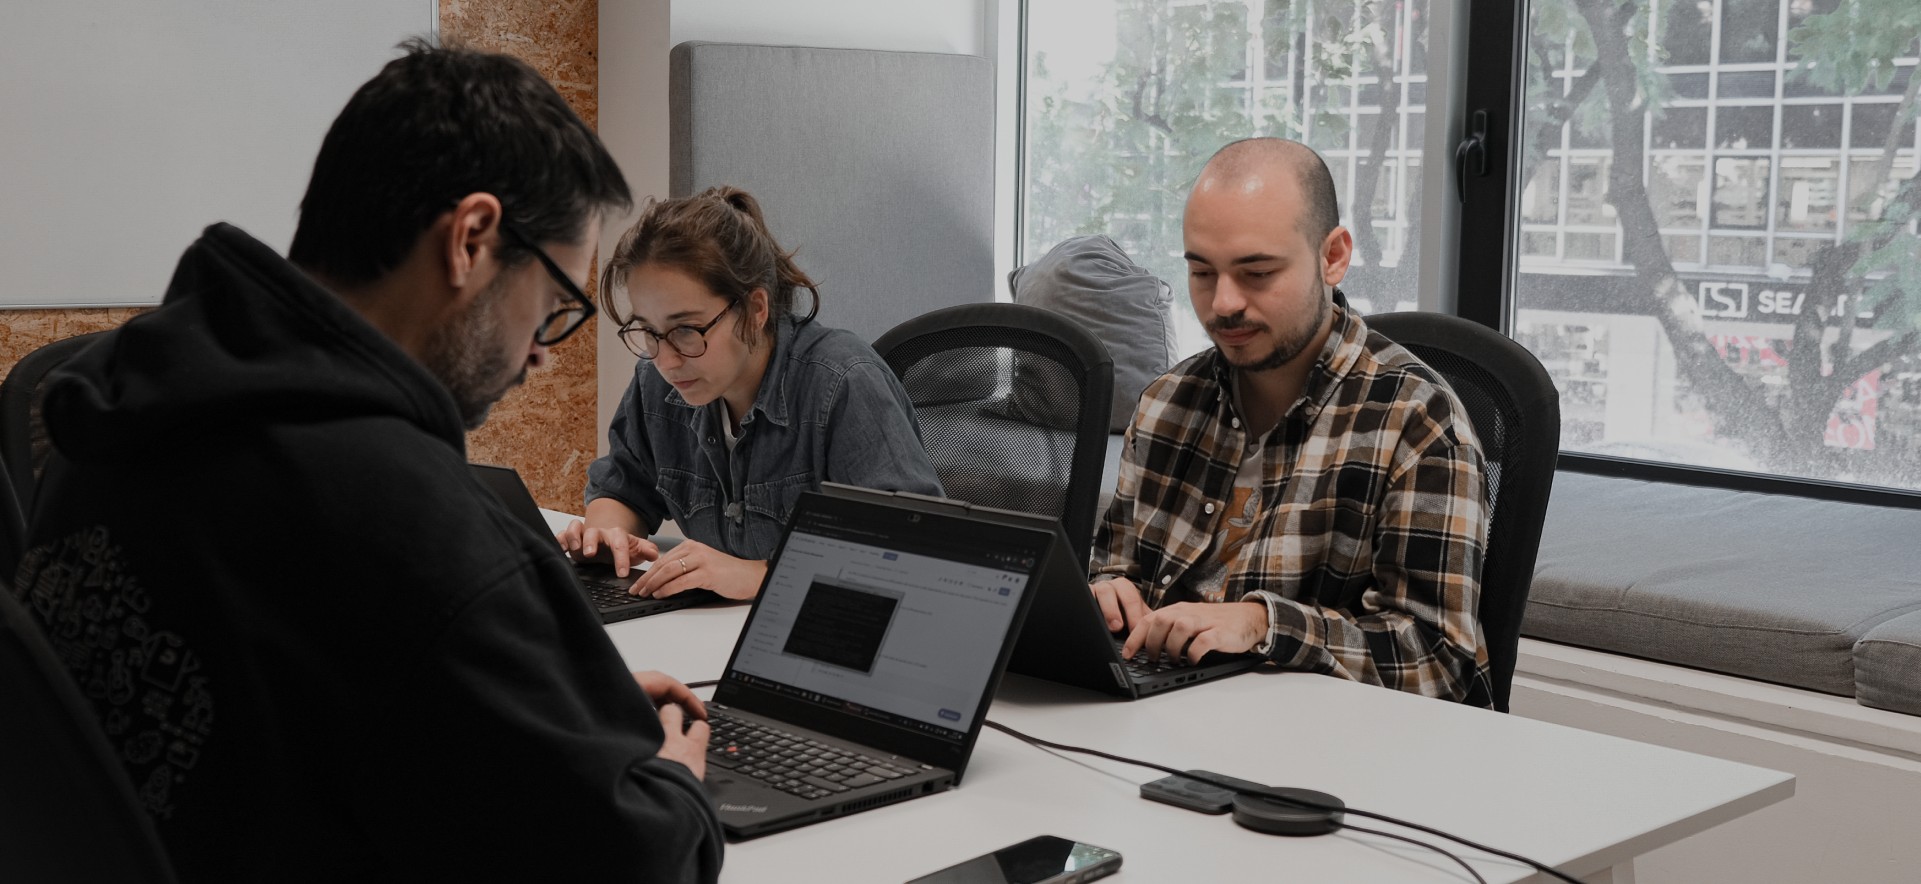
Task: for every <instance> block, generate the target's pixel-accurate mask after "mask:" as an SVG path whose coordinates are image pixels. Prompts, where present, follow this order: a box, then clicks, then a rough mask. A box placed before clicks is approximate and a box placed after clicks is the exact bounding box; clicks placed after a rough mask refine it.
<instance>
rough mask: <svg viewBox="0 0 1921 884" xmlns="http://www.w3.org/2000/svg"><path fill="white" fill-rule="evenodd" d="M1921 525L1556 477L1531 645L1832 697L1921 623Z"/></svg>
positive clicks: (1843, 510)
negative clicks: (1865, 659)
mask: <svg viewBox="0 0 1921 884" xmlns="http://www.w3.org/2000/svg"><path fill="white" fill-rule="evenodd" d="M1916 537H1921V511H1917V510H1900V509H1888V508H1882V507H1872V506H1864V505H1857V504H1845V503H1833V502H1829V501H1818V500H1807V499H1803V498H1796V497H1783V496H1777V495H1767V494H1749V493H1740V492H1732V491H1725V490H1720V489H1712V488H1693V487H1687V486H1682V485H1670V484H1663V483H1656V482H1643V481H1637V480H1632V479H1621V478H1613V477H1604V476H1592V475H1585V474H1580V473H1566V472H1564V473H1560V474H1557V475H1556V476H1555V480H1554V491H1553V496H1552V498H1551V499H1550V501H1549V504H1548V514H1547V521H1546V523H1545V525H1544V530H1543V531H1542V535H1541V551H1540V555H1539V557H1538V559H1537V560H1536V565H1535V577H1534V585H1533V588H1532V590H1531V592H1530V595H1529V600H1528V610H1527V618H1526V620H1525V621H1524V622H1523V626H1522V631H1523V632H1524V633H1525V634H1527V635H1530V636H1534V637H1536V638H1544V639H1549V640H1553V641H1560V642H1566V643H1569V644H1576V645H1583V646H1586V647H1591V648H1598V649H1601V650H1606V651H1614V652H1618V653H1623V654H1632V655H1634V656H1638V657H1647V658H1649V659H1654V660H1660V661H1664V662H1669V663H1678V664H1681V665H1684V666H1696V667H1700V668H1703V669H1711V670H1714V671H1717V672H1725V673H1729V674H1733V675H1741V676H1747V677H1750V678H1758V679H1764V680H1767V681H1773V682H1780V683H1782V684H1789V685H1795V686H1798V687H1804V688H1809V689H1812V690H1817V691H1825V692H1828V693H1832V694H1843V695H1852V694H1854V693H1855V656H1856V655H1855V644H1856V642H1859V641H1860V640H1861V639H1862V638H1864V637H1865V636H1866V635H1867V634H1868V631H1869V630H1870V629H1872V628H1874V627H1875V626H1876V625H1877V624H1879V623H1881V622H1883V621H1886V620H1889V619H1891V618H1893V617H1897V616H1900V615H1902V614H1905V613H1908V612H1910V611H1917V610H1921V581H1916V580H1915V578H1914V573H1915V568H1914V560H1915V552H1914V550H1915V545H1914V539H1915V538H1916Z"/></svg>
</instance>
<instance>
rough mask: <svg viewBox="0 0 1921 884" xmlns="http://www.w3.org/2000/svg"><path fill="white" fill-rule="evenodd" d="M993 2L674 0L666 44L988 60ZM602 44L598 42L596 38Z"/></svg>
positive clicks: (959, 0) (931, 0) (990, 0)
mask: <svg viewBox="0 0 1921 884" xmlns="http://www.w3.org/2000/svg"><path fill="white" fill-rule="evenodd" d="M993 3H994V0H676V2H674V4H673V24H672V30H671V36H672V41H671V42H672V43H674V44H680V43H685V42H687V41H689V40H713V41H717V42H724V43H765V44H770V45H780V46H822V47H827V48H832V49H894V50H902V51H911V52H956V53H960V54H963V55H985V54H987V42H988V41H987V39H986V37H985V34H984V33H983V30H984V25H983V22H984V21H985V11H986V9H987V7H989V6H992V5H993ZM603 39H604V38H603Z"/></svg>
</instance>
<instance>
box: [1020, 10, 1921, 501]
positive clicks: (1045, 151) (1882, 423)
mask: <svg viewBox="0 0 1921 884" xmlns="http://www.w3.org/2000/svg"><path fill="white" fill-rule="evenodd" d="M1514 9H1519V10H1520V11H1519V12H1518V13H1517V12H1515V11H1514ZM1429 11H1430V10H1429V4H1428V3H1427V2H1425V0H1047V2H1034V3H1029V4H1026V19H1025V24H1024V27H1025V36H1026V47H1027V53H1026V56H1025V58H1024V60H1023V66H1024V68H1023V69H1024V90H1025V91H1024V95H1025V102H1024V107H1023V109H1022V112H1023V114H1024V115H1025V116H1024V131H1025V137H1024V139H1023V141H1022V144H1021V147H1020V155H1021V162H1022V164H1023V168H1024V174H1025V178H1024V180H1023V181H1022V182H1021V191H1020V193H1021V197H1020V198H1021V208H1020V217H1021V219H1022V220H1021V225H1022V226H1021V230H1022V236H1021V239H1020V242H1019V243H1018V249H1019V251H1020V252H1021V254H1022V256H1023V258H1022V259H1023V260H1031V259H1032V258H1034V257H1036V256H1038V255H1039V254H1040V253H1041V252H1043V251H1045V250H1046V249H1048V248H1050V247H1051V246H1052V245H1054V244H1055V243H1057V242H1059V241H1060V240H1062V239H1064V238H1066V237H1068V236H1072V235H1076V234H1081V233H1097V232H1098V233H1106V234H1108V235H1110V236H1113V237H1114V238H1115V239H1116V240H1117V241H1118V242H1119V243H1120V244H1121V245H1122V247H1124V248H1126V249H1127V250H1128V252H1129V254H1130V255H1132V256H1133V257H1134V259H1135V260H1136V261H1137V262H1139V263H1141V264H1143V265H1145V266H1147V267H1149V268H1150V269H1152V270H1154V271H1155V272H1156V273H1158V274H1160V275H1162V276H1163V277H1164V278H1166V279H1167V280H1168V281H1169V282H1170V283H1171V284H1172V285H1173V287H1174V290H1175V291H1176V292H1177V293H1179V292H1184V291H1185V290H1186V285H1185V283H1184V277H1185V268H1184V267H1183V262H1182V261H1181V260H1180V253H1181V237H1180V222H1181V211H1182V206H1183V204H1184V201H1185V197H1186V192H1187V188H1188V186H1189V185H1190V183H1191V182H1192V180H1193V178H1194V175H1195V174H1196V173H1197V172H1198V171H1199V169H1200V166H1201V164H1202V163H1203V162H1204V161H1205V160H1206V158H1207V157H1208V155H1209V154H1211V153H1212V152H1213V151H1214V150H1215V149H1217V148H1218V147H1220V146H1221V145H1222V144H1225V143H1227V142H1228V141H1232V140H1234V139H1237V138H1242V137H1247V136H1250V135H1281V136H1286V137H1291V138H1296V139H1299V140H1301V141H1304V142H1306V143H1308V144H1310V145H1312V146H1314V147H1316V148H1317V149H1318V150H1320V151H1321V152H1322V153H1323V155H1324V156H1325V157H1326V159H1327V161H1328V163H1329V166H1330V168H1331V170H1332V171H1333V173H1334V177H1335V182H1336V187H1337V190H1338V191H1339V194H1340V197H1341V207H1342V210H1343V218H1342V221H1343V223H1344V224H1346V225H1347V226H1348V227H1349V229H1351V230H1353V231H1354V233H1355V236H1356V241H1357V245H1358V247H1359V254H1358V260H1357V266H1356V267H1355V269H1354V271H1353V273H1352V274H1351V277H1350V280H1351V281H1350V282H1349V283H1348V284H1347V285H1346V288H1347V289H1348V290H1349V292H1350V294H1352V295H1353V296H1354V297H1355V300H1356V305H1357V306H1358V307H1360V308H1361V309H1362V310H1363V311H1383V310H1394V309H1405V308H1408V307H1411V306H1413V302H1414V301H1415V295H1414V292H1415V291H1416V288H1417V286H1416V277H1417V273H1416V268H1417V265H1418V262H1419V256H1420V251H1421V249H1422V247H1423V237H1422V235H1421V233H1422V231H1421V230H1420V228H1419V224H1418V221H1417V219H1418V218H1419V217H1421V210H1422V208H1423V206H1425V205H1429V204H1431V202H1432V201H1434V200H1441V199H1452V198H1453V196H1454V194H1453V192H1452V191H1453V186H1452V185H1453V180H1454V179H1453V176H1452V174H1451V166H1452V162H1453V159H1454V158H1453V157H1452V156H1449V157H1447V158H1445V161H1444V162H1445V163H1446V165H1447V166H1448V167H1449V171H1450V174H1448V175H1447V176H1446V177H1445V179H1442V178H1441V176H1438V175H1437V176H1436V180H1446V181H1448V182H1449V185H1448V186H1447V188H1446V189H1445V190H1441V189H1440V188H1438V187H1434V186H1432V185H1431V184H1428V185H1427V186H1424V184H1427V182H1425V181H1424V179H1423V172H1424V170H1428V169H1431V168H1432V167H1434V165H1435V161H1436V160H1437V159H1439V158H1433V157H1426V156H1424V155H1423V151H1422V147H1423V135H1424V127H1425V126H1426V124H1427V110H1428V108H1427V103H1428V99H1429V91H1428V89H1429V81H1428V66H1427V62H1428V57H1429V54H1430V52H1431V51H1432V52H1434V57H1435V58H1437V59H1438V58H1443V57H1447V56H1448V55H1450V53H1448V52H1442V51H1436V47H1430V46H1429V45H1428V41H1429V30H1430V29H1429V22H1428V17H1429ZM1468 14H1469V15H1470V16H1472V18H1471V19H1470V21H1469V22H1468V26H1467V31H1466V32H1465V34H1464V36H1462V37H1461V39H1463V40H1465V41H1466V43H1467V46H1466V47H1465V48H1466V52H1465V55H1466V64H1467V71H1466V72H1465V77H1466V78H1467V81H1468V85H1467V89H1468V95H1469V107H1470V108H1477V107H1484V108H1490V109H1492V111H1491V112H1492V113H1493V114H1494V115H1495V119H1494V120H1493V123H1494V126H1495V135H1496V136H1497V137H1500V138H1504V139H1505V140H1504V141H1502V142H1501V145H1500V146H1497V147H1496V149H1495V152H1496V153H1497V154H1505V153H1512V154H1513V156H1512V158H1511V161H1512V163H1513V167H1512V168H1511V169H1507V170H1505V171H1506V172H1508V173H1509V174H1506V175H1503V174H1501V172H1503V171H1504V170H1502V169H1496V170H1495V174H1493V175H1490V176H1489V177H1487V178H1484V179H1475V180H1470V181H1467V182H1463V184H1464V187H1465V192H1466V194H1467V199H1466V203H1465V204H1464V206H1463V209H1462V219H1463V220H1462V224H1463V229H1464V230H1468V229H1471V230H1476V231H1480V230H1488V229H1504V230H1506V231H1507V232H1508V233H1510V234H1511V238H1508V239H1506V240H1505V241H1501V240H1499V239H1498V238H1497V241H1499V242H1501V245H1500V247H1499V248H1490V247H1489V243H1488V239H1489V238H1488V237H1467V236H1463V237H1462V240H1463V244H1462V246H1461V252H1460V261H1459V262H1458V263H1459V274H1460V276H1459V279H1458V285H1457V286H1456V288H1457V290H1458V292H1459V297H1460V306H1459V309H1460V312H1461V313H1462V315H1466V316H1470V317H1473V318H1476V319H1478V320H1480V321H1484V322H1489V323H1498V324H1500V325H1501V327H1502V328H1503V329H1504V330H1506V331H1507V332H1509V333H1510V334H1512V335H1513V336H1514V337H1515V338H1516V339H1517V340H1520V341H1522V342H1523V343H1524V344H1526V345H1527V346H1529V347H1530V348H1532V349H1533V350H1534V352H1535V353H1536V354H1537V355H1538V356H1540V357H1541V359H1542V361H1543V363H1545V364H1546V365H1548V367H1549V369H1550V370H1551V372H1553V373H1554V376H1555V378H1556V382H1557V384H1559V385H1560V387H1561V393H1562V397H1563V405H1564V409H1565V426H1564V428H1563V434H1562V439H1563V444H1564V446H1565V448H1566V449H1568V450H1569V451H1572V452H1575V453H1582V452H1586V453H1596V454H1608V453H1613V454H1618V455H1624V456H1631V457H1634V458H1637V459H1644V460H1657V461H1665V462H1668V463H1672V464H1677V465H1681V466H1691V467H1707V468H1723V469H1730V470H1742V471H1752V472H1755V473H1760V474H1765V475H1771V476H1774V477H1779V478H1783V479H1787V480H1793V481H1801V482H1803V484H1807V483H1806V482H1805V481H1804V480H1816V481H1818V482H1841V483H1855V484H1863V485H1870V486H1881V487H1885V488H1890V489H1896V490H1901V491H1921V442H1910V441H1908V440H1910V439H1921V394H1917V393H1916V392H1915V391H1916V390H1921V381H1918V380H1916V379H1917V378H1921V230H1918V229H1917V224H1916V219H1917V218H1921V176H1918V175H1917V171H1921V140H1917V139H1918V136H1917V133H1916V118H1917V109H1918V108H1921V77H1917V76H1916V69H1917V62H1918V59H1917V55H1921V3H1916V2H1914V0H1626V2H1623V0H1531V2H1528V3H1525V4H1517V5H1516V6H1515V7H1513V8H1509V7H1508V6H1507V5H1505V4H1479V3H1477V4H1471V5H1470V7H1469V12H1468ZM1506 15H1522V16H1525V21H1524V22H1522V25H1523V27H1521V28H1519V29H1518V30H1519V32H1520V35H1521V36H1520V38H1519V39H1520V42H1521V46H1520V47H1519V48H1518V50H1517V51H1518V53H1519V54H1520V55H1521V56H1522V57H1523V63H1521V64H1520V65H1518V67H1517V66H1512V65H1508V64H1506V63H1505V61H1504V59H1503V56H1502V54H1501V53H1498V52H1497V53H1488V52H1481V51H1478V49H1479V48H1480V47H1481V46H1483V45H1484V44H1486V45H1492V44H1494V43H1499V44H1500V45H1502V46H1508V44H1509V43H1511V42H1512V40H1513V39H1514V38H1512V37H1510V35H1511V34H1514V33H1516V31H1517V29H1516V28H1513V27H1508V26H1506V24H1507V23H1504V22H1500V21H1498V19H1500V18H1501V17H1502V16H1506ZM1486 20H1495V21H1491V22H1490V21H1486ZM1509 48H1513V47H1509ZM1516 77H1518V78H1519V79H1520V82H1519V83H1515V82H1511V80H1512V79H1514V78H1516ZM1477 82H1483V83H1485V82H1493V83H1494V86H1493V90H1494V91H1493V95H1492V97H1488V96H1487V95H1486V94H1485V93H1483V92H1477V91H1476V90H1477V89H1482V88H1484V87H1481V86H1476V83H1477ZM1517 93H1518V95H1519V100H1518V102H1515V101H1513V98H1514V97H1515V96H1516V94H1517ZM1435 101H1436V102H1437V103H1442V102H1443V97H1442V96H1440V95H1439V94H1438V93H1437V94H1436V95H1435ZM1515 103H1518V104H1519V105H1520V108H1519V110H1520V114H1519V115H1518V117H1516V118H1514V119H1511V120H1510V119H1506V117H1507V115H1508V111H1507V108H1508V107H1509V106H1510V105H1511V104H1515ZM1437 191H1438V192H1437ZM1490 193H1491V194H1495V195H1497V197H1498V198H1496V199H1494V200H1493V201H1492V207H1491V208H1490V205H1489V201H1488V199H1487V198H1486V197H1483V196H1481V194H1490ZM1477 201H1479V202H1478V203H1477ZM1495 225H1504V226H1502V227H1499V228H1496V227H1495ZM1469 240H1472V242H1469ZM1429 247H1430V248H1432V247H1433V246H1432V245H1431V244H1430V245H1429ZM1179 300H1184V299H1179ZM1175 315H1176V316H1177V317H1178V319H1179V321H1180V322H1182V323H1184V325H1185V327H1184V328H1183V329H1182V333H1181V339H1182V344H1183V349H1184V350H1186V351H1188V352H1193V351H1196V350H1199V349H1201V348H1203V347H1205V346H1206V344H1207V341H1206V338H1205V335H1204V334H1203V333H1202V332H1201V330H1200V329H1199V328H1198V327H1197V325H1196V324H1195V323H1194V322H1193V318H1192V313H1191V311H1190V310H1188V309H1185V308H1184V307H1183V308H1182V309H1177V310H1176V311H1175ZM1809 487H1812V486H1809Z"/></svg>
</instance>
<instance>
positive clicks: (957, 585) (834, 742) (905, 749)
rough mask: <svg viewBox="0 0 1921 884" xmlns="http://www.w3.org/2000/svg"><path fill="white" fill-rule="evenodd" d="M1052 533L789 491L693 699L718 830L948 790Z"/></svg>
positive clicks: (1058, 549) (742, 831)
mask: <svg viewBox="0 0 1921 884" xmlns="http://www.w3.org/2000/svg"><path fill="white" fill-rule="evenodd" d="M1069 555H1070V554H1069V553H1068V552H1067V548H1066V547H1065V546H1063V545H1059V544H1058V539H1057V537H1056V535H1055V534H1053V533H1050V532H1046V531H1040V530H1036V529H1034V528H1032V527H1027V526H1019V525H1009V524H1003V523H999V522H992V521H987V520H983V519H978V518H975V517H973V516H971V515H969V514H966V513H923V512H920V511H916V510H910V509H907V508H903V507H901V506H897V505H895V504H893V503H891V502H887V501H875V500H854V499H848V498H841V497H829V496H826V495H823V494H820V493H817V492H807V493H803V494H802V495H801V496H800V499H799V501H798V502H797V503H796V505H795V508H794V512H793V515H792V516H791V517H790V518H789V520H788V523H787V530H786V534H785V536H784V537H783V538H782V540H781V545H780V548H779V549H778V550H777V551H776V552H775V553H774V557H773V559H772V560H770V561H769V563H768V566H767V577H766V579H765V580H764V581H763V582H762V584H761V589H760V595H759V596H758V597H757V598H756V599H755V600H754V607H753V609H752V610H751V611H749V612H748V614H747V622H746V625H745V626H744V627H742V629H741V633H740V638H739V640H738V641H737V643H736V644H735V645H734V653H733V656H732V657H731V658H730V659H729V660H728V662H727V671H726V673H725V674H723V675H722V676H721V678H720V682H719V684H718V685H717V687H716V689H715V692H714V699H713V700H711V701H709V702H708V703H707V714H708V718H709V723H710V724H711V726H712V727H713V737H712V739H711V741H710V742H709V744H708V753H707V780H706V787H707V791H708V794H709V795H710V796H711V797H712V798H713V801H714V806H715V808H716V809H717V810H718V811H719V813H720V820H721V824H722V825H723V827H724V828H725V830H726V832H727V836H728V837H729V838H730V839H733V840H740V839H744V838H752V837H756V836H760V835H765V834H768V833H770V832H777V831H780V830H782V829H791V828H793V827H795V826H803V825H807V824H808V823H814V822H819V821H820V820H824V819H829V818H832V817H837V816H845V815H847V814H850V813H855V812H858V811H862V810H868V809H870V808H874V807H880V806H882V805H886V804H892V803H894V802H897V801H905V800H907V799H909V798H916V797H919V796H922V795H926V794H929V793H932V792H937V791H941V790H944V789H948V788H952V787H954V786H957V785H959V784H960V780H961V775H962V774H963V773H964V772H965V771H966V769H967V759H968V756H969V755H970V754H971V753H972V752H973V749H974V741H975V739H976V738H977V737H978V736H979V735H980V731H981V723H982V722H983V721H985V720H986V717H987V706H988V704H989V702H991V701H992V699H993V696H994V689H995V688H996V687H997V686H998V685H999V683H1000V677H1001V672H1002V671H1003V670H1004V669H1005V668H1006V665H1007V659H1008V656H1009V654H1010V653H1011V652H1012V650H1013V645H1014V636H1015V635H1016V634H1017V633H1018V632H1019V631H1020V627H1021V621H1022V619H1023V618H1024V617H1025V616H1026V614H1027V609H1028V606H1029V604H1030V603H1031V601H1032V599H1033V596H1034V593H1033V592H1032V591H1031V590H1032V587H1033V582H1034V577H1035V575H1037V574H1039V573H1040V572H1041V571H1042V570H1043V569H1045V568H1047V567H1049V566H1050V565H1051V564H1054V563H1056V562H1057V561H1059V560H1064V559H1065V558H1066V557H1068V556H1069Z"/></svg>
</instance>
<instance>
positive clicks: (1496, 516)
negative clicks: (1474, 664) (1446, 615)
mask: <svg viewBox="0 0 1921 884" xmlns="http://www.w3.org/2000/svg"><path fill="white" fill-rule="evenodd" d="M1367 324H1368V326H1369V327H1370V328H1372V329H1374V330H1375V331H1378V332H1380V333H1381V334H1383V335H1386V336H1387V337H1388V338H1389V339H1391V340H1393V341H1394V342H1395V343H1398V344H1400V345H1401V346H1403V347H1406V348H1407V349H1408V350H1409V351H1411V352H1413V354H1414V355H1415V356H1417V357H1419V358H1420V359H1421V361H1422V362H1425V363H1427V364H1428V367H1430V368H1432V369H1434V371H1435V372H1436V373H1437V374H1439V375H1440V376H1441V377H1442V378H1443V379H1444V380H1446V381H1447V383H1448V386H1450V387H1452V388H1453V389H1454V395H1455V396H1456V397H1458V398H1459V399H1460V400H1461V404H1462V405H1463V406H1464V407H1465V408H1466V409H1467V414H1468V420H1469V421H1470V422H1471V423H1472V424H1473V425H1474V432H1475V435H1477V436H1479V437H1480V439H1481V449H1482V452H1483V454H1484V455H1485V457H1486V459H1487V465H1486V478H1487V499H1488V518H1489V522H1488V541H1487V550H1486V554H1485V557H1484V558H1483V560H1482V563H1481V607H1480V612H1479V613H1480V617H1481V629H1482V632H1483V634H1484V636H1485V638H1486V641H1487V648H1488V668H1489V672H1490V675H1491V676H1492V681H1493V689H1494V697H1493V700H1494V708H1496V709H1499V710H1501V711H1502V712H1506V711H1507V710H1508V695H1509V694H1510V692H1511V691H1512V688H1513V685H1514V663H1515V658H1516V656H1518V654H1519V648H1520V643H1521V618H1522V615H1523V614H1524V613H1526V610H1527V594H1528V588H1529V587H1530V586H1531V585H1532V583H1533V580H1534V558H1535V554H1536V553H1537V552H1539V551H1540V548H1541V522H1542V520H1543V519H1544V518H1546V516H1547V501H1548V492H1549V490H1550V489H1551V488H1552V487H1553V484H1554V466H1555V462H1556V460H1557V459H1558V458H1559V456H1560V447H1561V404H1560V403H1561V398H1560V394H1559V393H1557V392H1556V391H1555V389H1554V381H1553V379H1551V378H1549V377H1548V373H1547V369H1545V368H1542V367H1541V363H1540V361H1539V360H1537V359H1535V358H1534V354H1532V353H1529V352H1528V351H1527V349H1526V348H1524V347H1522V346H1521V345H1520V344H1517V343H1515V342H1514V341H1512V340H1510V339H1509V338H1508V337H1507V336H1505V335H1502V334H1501V333H1499V332H1496V331H1494V330H1492V329H1490V328H1488V327H1486V326H1483V325H1480V324H1479V323H1475V322H1472V321H1470V320H1466V319H1462V318H1460V317H1457V316H1448V315H1445V314H1440V313H1388V314H1383V315H1380V316H1370V317H1368V318H1367Z"/></svg>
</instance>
